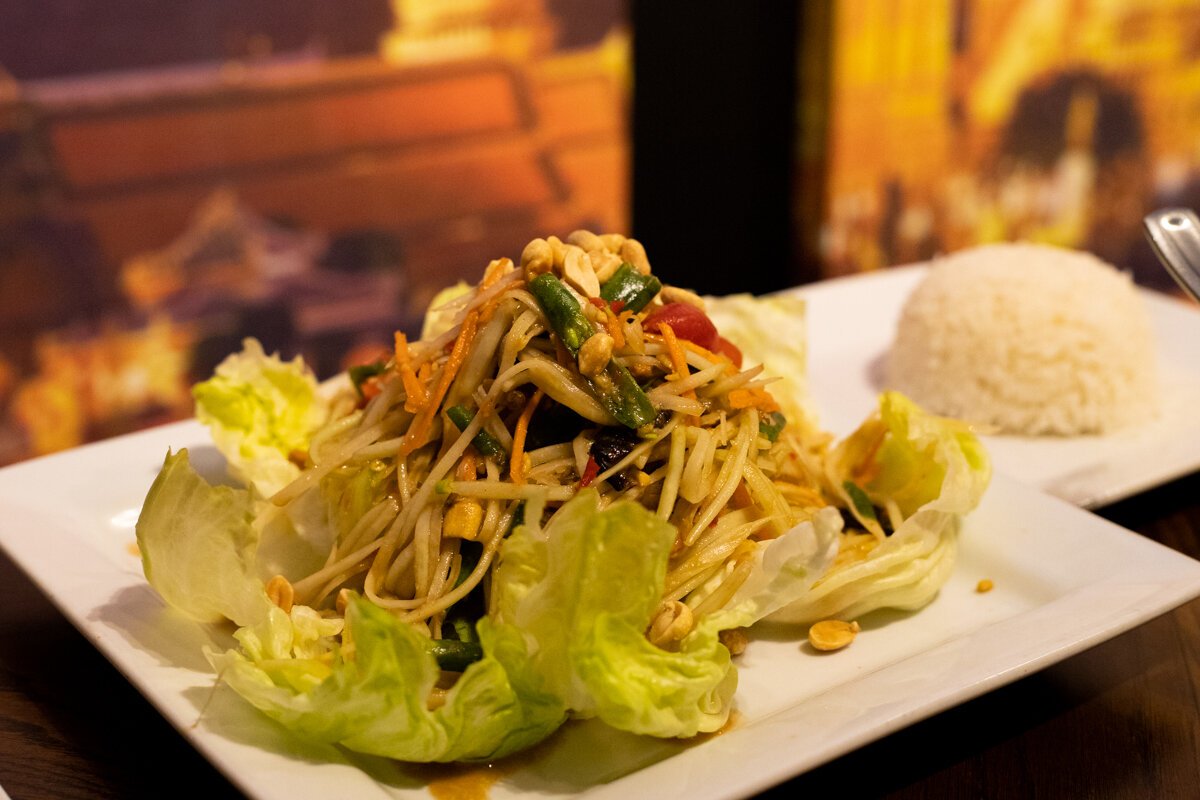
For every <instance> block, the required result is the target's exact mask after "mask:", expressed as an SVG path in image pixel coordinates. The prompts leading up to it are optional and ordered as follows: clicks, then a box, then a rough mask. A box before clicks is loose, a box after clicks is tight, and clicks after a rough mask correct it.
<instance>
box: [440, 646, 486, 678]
mask: <svg viewBox="0 0 1200 800" xmlns="http://www.w3.org/2000/svg"><path fill="white" fill-rule="evenodd" d="M429 652H430V653H432V654H433V657H434V658H436V659H437V663H438V666H439V667H441V668H442V669H444V670H446V671H447V672H463V671H464V670H466V668H467V667H469V666H471V664H473V663H475V662H476V661H478V660H480V659H481V658H483V648H482V647H480V646H479V644H477V643H476V642H460V641H458V640H456V639H434V640H432V641H430V642H429Z"/></svg>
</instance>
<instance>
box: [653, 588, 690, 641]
mask: <svg viewBox="0 0 1200 800" xmlns="http://www.w3.org/2000/svg"><path fill="white" fill-rule="evenodd" d="M694 624H695V621H694V620H693V618H692V610H691V609H690V608H688V607H687V605H685V604H684V603H681V602H679V601H678V600H664V601H663V602H662V603H660V604H659V606H658V611H657V612H655V615H654V621H653V622H651V623H650V630H649V632H648V633H647V634H646V638H647V639H649V640H650V643H651V644H653V645H657V646H658V647H663V646H665V645H668V644H671V643H673V642H678V641H679V640H680V639H682V638H683V637H684V636H687V635H688V633H690V632H691V630H692V626H693V625H694Z"/></svg>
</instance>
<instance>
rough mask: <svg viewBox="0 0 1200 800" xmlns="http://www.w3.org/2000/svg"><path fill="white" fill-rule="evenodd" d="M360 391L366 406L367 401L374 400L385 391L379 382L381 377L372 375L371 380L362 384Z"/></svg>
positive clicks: (368, 379)
mask: <svg viewBox="0 0 1200 800" xmlns="http://www.w3.org/2000/svg"><path fill="white" fill-rule="evenodd" d="M359 391H360V392H362V398H363V404H364V405H365V404H366V401H368V400H371V399H373V398H374V397H375V396H376V395H378V394H379V393H380V392H382V391H383V386H382V384H380V382H379V376H378V375H372V376H371V377H370V378H367V379H366V380H365V381H363V382H362V386H360V387H359Z"/></svg>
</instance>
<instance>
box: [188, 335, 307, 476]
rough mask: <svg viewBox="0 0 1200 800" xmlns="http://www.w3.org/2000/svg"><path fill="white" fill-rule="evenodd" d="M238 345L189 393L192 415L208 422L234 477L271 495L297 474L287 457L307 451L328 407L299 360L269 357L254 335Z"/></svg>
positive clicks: (297, 471)
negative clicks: (212, 372) (238, 349)
mask: <svg viewBox="0 0 1200 800" xmlns="http://www.w3.org/2000/svg"><path fill="white" fill-rule="evenodd" d="M242 347H243V349H242V352H240V353H234V354H232V355H230V356H229V357H228V358H226V359H225V360H224V361H222V362H221V363H220V364H218V365H217V369H216V372H215V374H214V375H213V377H211V378H209V379H208V380H206V381H204V382H203V383H198V384H196V386H195V387H193V388H192V397H193V398H194V399H195V401H196V418H197V419H199V420H200V421H201V422H203V423H204V424H205V425H207V426H208V428H209V430H210V432H211V434H212V437H213V442H214V444H216V446H217V449H218V450H220V451H221V454H222V455H224V456H225V458H226V460H227V461H228V462H229V468H230V471H231V472H232V473H233V475H234V476H235V477H236V478H238V479H240V480H242V481H243V482H244V483H246V484H248V485H252V486H254V488H255V489H257V490H258V491H259V492H260V493H262V494H264V495H268V496H269V495H272V494H274V493H275V492H277V491H278V490H279V489H282V488H283V487H284V486H286V485H287V484H288V483H290V482H291V481H292V480H293V479H294V478H296V476H298V475H299V474H300V468H299V467H297V466H296V465H295V464H293V463H292V462H291V461H290V460H289V458H288V457H289V456H290V455H291V454H292V453H293V452H295V451H297V450H300V451H305V450H307V449H308V441H309V438H310V437H311V436H312V434H313V432H314V431H315V430H316V429H317V428H319V427H320V426H321V425H322V424H323V423H324V422H325V419H326V417H327V415H328V409H327V407H326V403H325V401H324V399H323V398H322V397H321V395H320V393H319V392H318V391H317V381H316V378H315V377H313V374H312V373H311V372H310V371H309V370H308V368H307V367H306V366H305V365H304V360H303V359H302V358H300V357H296V358H295V359H293V360H292V361H283V360H281V359H280V358H279V356H278V355H275V354H273V355H270V356H268V355H267V354H266V353H264V352H263V349H262V345H261V344H259V343H258V341H257V340H255V339H246V340H245V341H244V342H243V343H242Z"/></svg>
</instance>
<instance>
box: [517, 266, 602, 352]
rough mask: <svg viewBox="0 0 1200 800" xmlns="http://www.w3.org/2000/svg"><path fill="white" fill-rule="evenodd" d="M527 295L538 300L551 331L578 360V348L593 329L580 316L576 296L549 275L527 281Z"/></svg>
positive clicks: (590, 334) (581, 311) (545, 274)
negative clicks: (531, 293)
mask: <svg viewBox="0 0 1200 800" xmlns="http://www.w3.org/2000/svg"><path fill="white" fill-rule="evenodd" d="M529 291H531V292H533V296H534V297H536V298H537V301H538V304H539V305H541V307H542V311H544V312H546V318H547V319H549V320H550V327H552V328H554V332H555V333H557V334H558V338H559V339H561V340H562V343H563V344H564V345H566V347H567V350H569V351H570V352H571V355H573V356H578V355H579V348H581V347H583V343H584V342H586V341H587V340H588V339H589V338H591V336H592V334H593V333H595V332H596V329H595V328H593V327H592V323H591V322H589V321H588V318H587V317H585V316H584V315H583V309H582V308H581V307H580V305H579V301H578V300H576V299H575V295H573V294H571V291H570V290H569V289H568V288H567V287H566V286H564V285H563V282H562V281H560V280H559V279H558V278H556V277H554V276H553V275H551V274H550V273H549V272H543V273H542V274H541V275H538V276H537V277H536V278H534V279H533V280H532V281H530V282H529Z"/></svg>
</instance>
